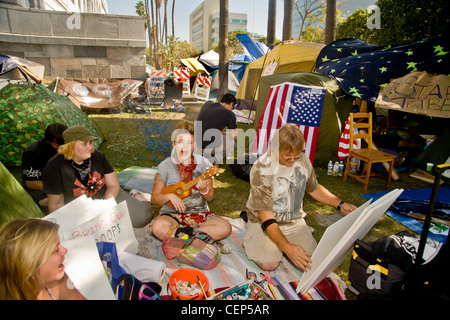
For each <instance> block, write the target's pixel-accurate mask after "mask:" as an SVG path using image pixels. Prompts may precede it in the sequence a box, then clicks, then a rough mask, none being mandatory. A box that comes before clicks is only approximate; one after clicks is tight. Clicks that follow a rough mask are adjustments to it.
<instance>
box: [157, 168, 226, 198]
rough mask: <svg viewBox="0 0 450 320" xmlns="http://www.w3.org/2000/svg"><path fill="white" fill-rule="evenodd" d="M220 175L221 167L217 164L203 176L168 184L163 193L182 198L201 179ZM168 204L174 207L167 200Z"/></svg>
mask: <svg viewBox="0 0 450 320" xmlns="http://www.w3.org/2000/svg"><path fill="white" fill-rule="evenodd" d="M215 175H216V176H218V175H219V169H217V167H216V166H213V167H211V168H210V169H208V170H207V171H206V172H205V173H204V174H202V175H201V176H198V177H197V178H195V179H193V180H191V181H189V182H187V181H180V182H178V183H177V184H174V185H171V186H167V187H165V188H164V189H163V190H162V191H161V193H164V194H167V193H173V194H175V195H177V196H178V197H180V198H181V199H183V198H186V197H187V196H188V195H190V194H191V192H192V187H193V186H195V185H196V184H197V182H198V180H200V179H207V178H210V177H214V176H215ZM167 204H168V205H169V206H171V207H173V205H172V202H170V201H169V202H167Z"/></svg>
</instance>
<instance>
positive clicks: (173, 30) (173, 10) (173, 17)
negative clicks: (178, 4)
mask: <svg viewBox="0 0 450 320" xmlns="http://www.w3.org/2000/svg"><path fill="white" fill-rule="evenodd" d="M172 36H174V37H175V0H173V2H172Z"/></svg>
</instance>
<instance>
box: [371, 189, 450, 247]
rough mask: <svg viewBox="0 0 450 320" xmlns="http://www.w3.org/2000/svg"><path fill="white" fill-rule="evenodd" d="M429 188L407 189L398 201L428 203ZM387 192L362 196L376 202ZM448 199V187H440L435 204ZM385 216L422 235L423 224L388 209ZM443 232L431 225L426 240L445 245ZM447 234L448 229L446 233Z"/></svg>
mask: <svg viewBox="0 0 450 320" xmlns="http://www.w3.org/2000/svg"><path fill="white" fill-rule="evenodd" d="M431 190H432V189H431V188H423V189H407V190H404V191H403V192H402V194H401V196H400V197H399V199H400V198H401V199H404V200H418V201H429V200H430V198H431ZM387 192H388V191H382V192H375V193H366V194H363V195H362V196H363V197H364V198H365V199H366V200H369V199H373V200H372V202H373V201H376V200H377V199H378V198H380V197H382V196H383V195H385V194H386V193H387ZM449 199H450V187H441V188H439V190H438V193H437V197H436V203H446V204H448V203H449ZM427 209H428V208H427ZM386 214H387V215H388V216H390V217H391V218H393V219H395V220H397V221H398V222H400V223H401V224H403V225H404V226H406V227H408V228H409V229H411V230H413V231H414V232H416V233H418V234H421V233H422V226H423V223H422V222H420V221H418V220H416V219H413V218H411V217H408V216H405V215H402V214H398V213H395V212H394V211H392V210H390V209H388V211H386ZM444 232H445V230H442V229H440V228H437V227H434V226H433V225H432V226H431V228H430V231H429V232H428V238H429V239H432V240H435V241H438V242H441V243H446V241H447V235H446V234H444ZM446 232H447V233H448V229H447V231H446Z"/></svg>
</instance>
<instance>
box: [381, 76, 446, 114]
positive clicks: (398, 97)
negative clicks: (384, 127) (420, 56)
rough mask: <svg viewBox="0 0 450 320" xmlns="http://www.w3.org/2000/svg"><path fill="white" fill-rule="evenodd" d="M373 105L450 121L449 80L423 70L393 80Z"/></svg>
mask: <svg viewBox="0 0 450 320" xmlns="http://www.w3.org/2000/svg"><path fill="white" fill-rule="evenodd" d="M375 106H376V107H380V108H387V109H394V110H399V111H405V112H410V113H416V114H422V115H429V116H433V117H440V118H449V117H450V77H449V76H447V75H437V76H434V75H430V74H428V73H427V72H425V71H423V72H413V73H410V74H408V75H406V76H404V77H402V78H398V79H394V80H392V81H391V82H390V83H389V84H388V85H387V86H386V87H385V88H384V89H382V90H381V91H380V93H379V94H378V98H377V100H376V102H375Z"/></svg>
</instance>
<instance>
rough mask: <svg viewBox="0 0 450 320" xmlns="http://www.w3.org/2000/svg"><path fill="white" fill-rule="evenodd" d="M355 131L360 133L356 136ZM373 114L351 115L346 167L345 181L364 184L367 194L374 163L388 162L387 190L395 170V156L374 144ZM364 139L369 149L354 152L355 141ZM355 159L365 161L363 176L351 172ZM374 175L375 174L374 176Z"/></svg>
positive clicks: (364, 190) (364, 191)
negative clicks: (348, 178)
mask: <svg viewBox="0 0 450 320" xmlns="http://www.w3.org/2000/svg"><path fill="white" fill-rule="evenodd" d="M355 129H358V133H357V134H355ZM372 129H373V126H372V113H371V112H369V113H362V112H360V113H350V141H349V143H350V150H349V156H348V159H347V163H346V165H345V172H344V178H343V179H344V181H347V176H350V177H351V178H353V179H355V180H357V181H359V182H361V183H363V184H364V189H363V193H366V192H367V186H368V185H369V178H370V176H371V172H370V171H371V167H372V163H378V162H388V163H389V170H388V174H387V178H386V187H385V188H386V190H387V189H389V184H390V183H391V177H392V169H393V168H394V160H395V158H396V156H395V155H393V154H390V153H387V152H383V151H380V150H378V149H376V147H375V146H374V145H373V143H372ZM360 138H361V139H364V140H365V141H366V142H367V148H362V149H357V150H353V140H354V139H360ZM352 157H355V158H357V159H360V160H362V161H364V170H363V174H362V175H357V174H353V173H351V172H349V169H350V159H351V158H352ZM373 175H374V174H373Z"/></svg>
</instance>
